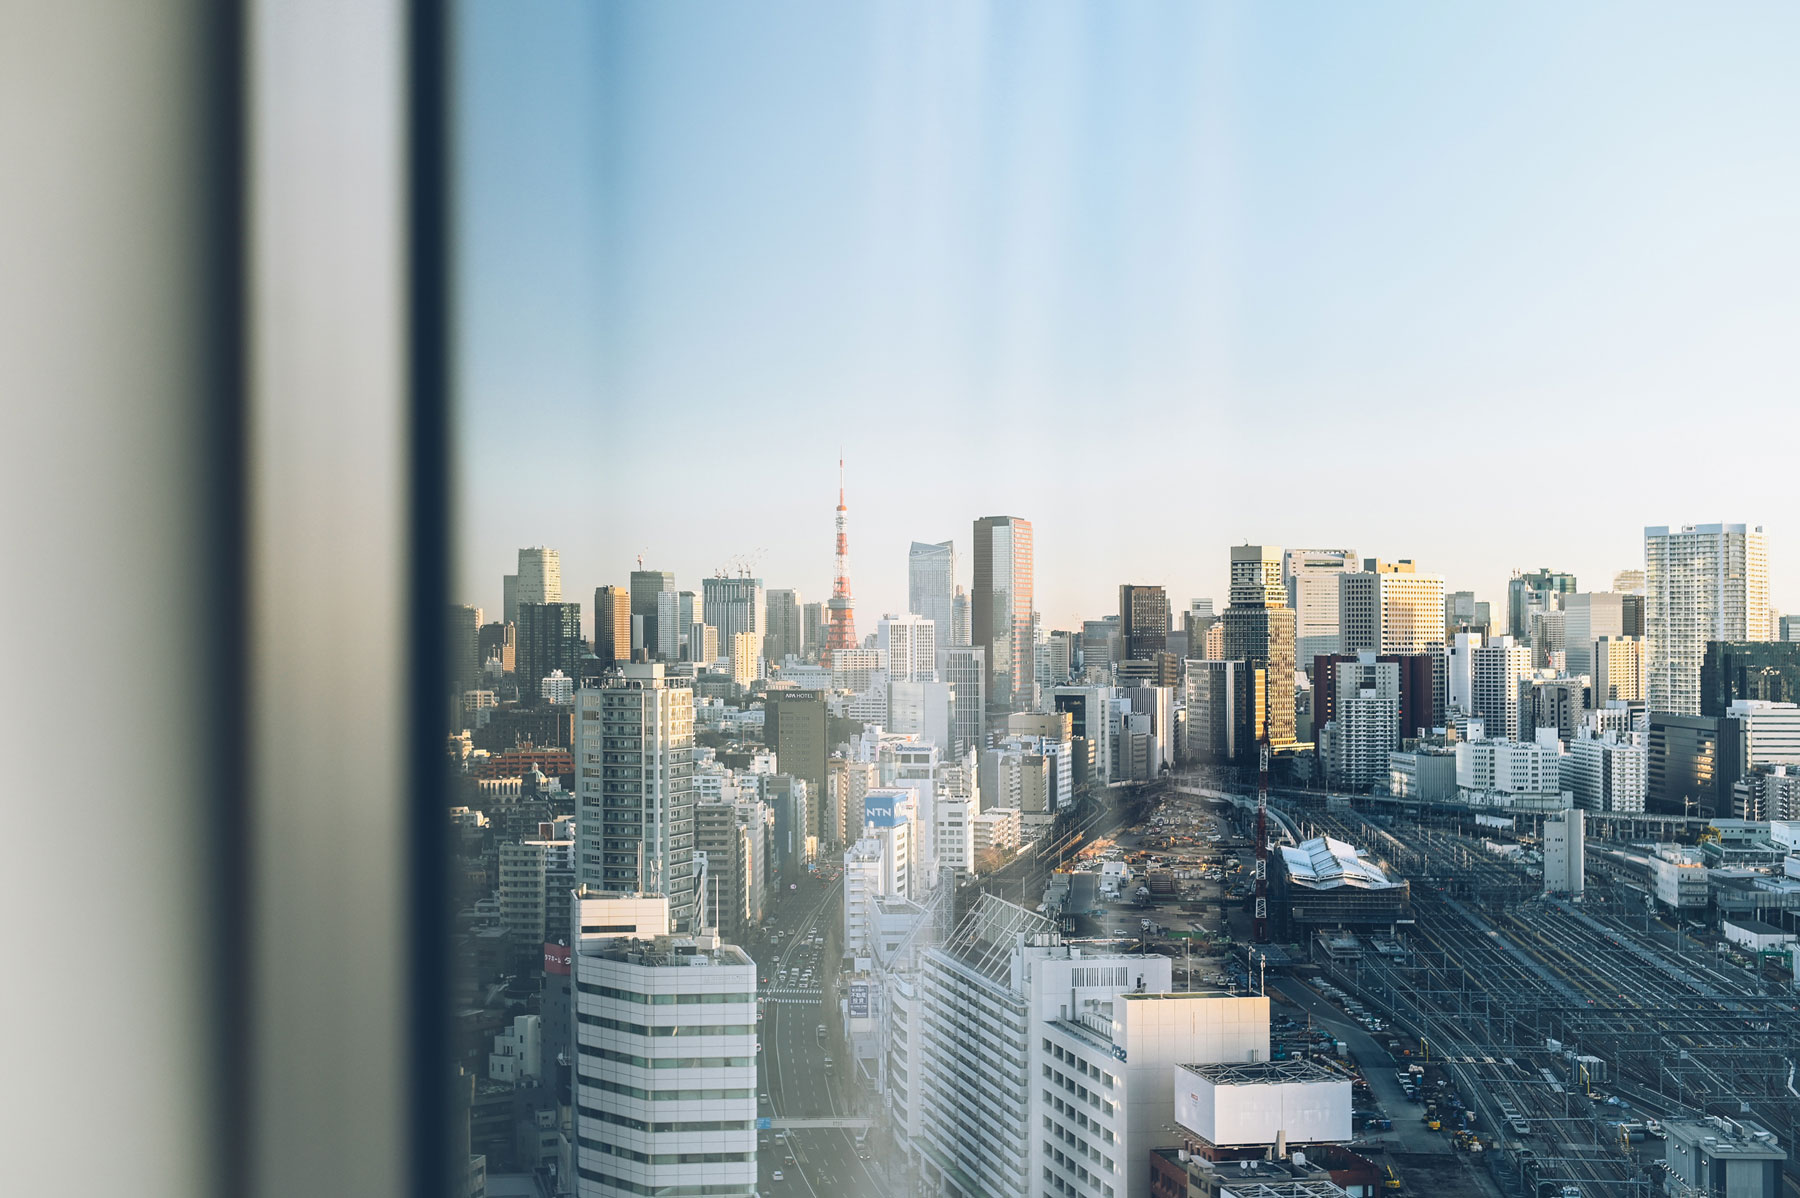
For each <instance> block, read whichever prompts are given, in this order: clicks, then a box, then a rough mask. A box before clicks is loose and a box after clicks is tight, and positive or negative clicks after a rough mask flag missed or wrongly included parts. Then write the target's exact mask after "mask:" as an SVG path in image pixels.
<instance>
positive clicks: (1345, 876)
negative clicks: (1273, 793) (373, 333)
mask: <svg viewBox="0 0 1800 1198" xmlns="http://www.w3.org/2000/svg"><path fill="white" fill-rule="evenodd" d="M1281 859H1282V863H1283V864H1284V865H1285V866H1286V867H1287V875H1288V881H1290V882H1292V883H1293V884H1294V885H1296V886H1310V887H1312V888H1313V889H1315V890H1325V889H1328V888H1330V887H1334V886H1354V887H1355V888H1357V889H1358V890H1387V889H1390V888H1391V887H1395V886H1403V885H1405V883H1404V882H1396V881H1393V880H1392V879H1391V878H1389V877H1388V876H1387V875H1386V874H1385V873H1383V872H1382V871H1381V867H1380V866H1379V865H1376V864H1375V863H1374V862H1373V861H1370V860H1368V859H1367V858H1366V857H1364V856H1363V855H1362V854H1361V853H1360V852H1359V851H1358V850H1357V848H1356V846H1355V845H1353V844H1348V843H1346V842H1345V841H1342V840H1335V839H1333V838H1332V837H1330V836H1315V837H1313V839H1311V840H1308V841H1305V842H1304V843H1302V844H1301V845H1299V846H1298V847H1296V848H1289V847H1288V846H1286V845H1283V846H1282V849H1281Z"/></svg>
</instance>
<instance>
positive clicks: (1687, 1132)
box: [1663, 1115, 1787, 1160]
mask: <svg viewBox="0 0 1800 1198" xmlns="http://www.w3.org/2000/svg"><path fill="white" fill-rule="evenodd" d="M1663 1129H1664V1130H1665V1131H1667V1132H1668V1133H1669V1141H1670V1143H1681V1144H1691V1145H1694V1146H1696V1147H1698V1148H1701V1149H1704V1150H1705V1152H1706V1153H1707V1154H1708V1155H1709V1156H1713V1157H1721V1156H1736V1157H1741V1158H1743V1159H1746V1160H1786V1159H1787V1153H1786V1152H1785V1151H1784V1150H1783V1149H1782V1147H1781V1142H1780V1141H1779V1140H1777V1139H1776V1138H1775V1133H1774V1132H1772V1131H1769V1130H1768V1129H1767V1128H1764V1127H1761V1126H1759V1125H1758V1124H1755V1123H1748V1122H1745V1121H1742V1120H1738V1119H1724V1118H1721V1117H1719V1116H1717V1115H1713V1116H1709V1117H1708V1118H1705V1119H1666V1120H1664V1121H1663Z"/></svg>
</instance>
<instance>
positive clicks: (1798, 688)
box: [1700, 641, 1800, 716]
mask: <svg viewBox="0 0 1800 1198" xmlns="http://www.w3.org/2000/svg"><path fill="white" fill-rule="evenodd" d="M1745 699H1750V700H1756V701H1759V702H1764V703H1800V644H1795V643H1793V642H1792V641H1748V642H1737V643H1733V642H1730V641H1709V642H1707V645H1706V654H1705V656H1704V657H1703V658H1702V659H1701V663H1700V714H1701V715H1708V716H1724V715H1729V714H1730V713H1731V705H1732V704H1733V703H1736V702H1739V701H1740V700H1745Z"/></svg>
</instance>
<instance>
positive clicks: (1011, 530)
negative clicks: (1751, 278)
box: [969, 516, 1037, 711]
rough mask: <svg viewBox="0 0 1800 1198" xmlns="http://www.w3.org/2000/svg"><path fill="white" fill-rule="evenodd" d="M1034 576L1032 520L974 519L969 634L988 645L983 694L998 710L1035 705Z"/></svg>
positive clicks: (977, 641) (1026, 707)
mask: <svg viewBox="0 0 1800 1198" xmlns="http://www.w3.org/2000/svg"><path fill="white" fill-rule="evenodd" d="M1032 577H1033V564H1032V536H1031V522H1030V521H1029V520H1021V519H1019V518H1018V517H1017V516H983V517H981V518H980V519H978V520H976V521H975V577H974V592H973V594H972V595H971V596H970V602H969V639H970V641H971V642H972V643H973V644H974V645H975V646H977V647H979V648H981V649H984V650H986V669H987V698H988V704H989V705H990V706H991V707H992V708H993V709H994V710H996V711H1029V710H1030V709H1031V708H1032V707H1033V706H1035V703H1034V700H1035V698H1036V694H1035V692H1036V690H1037V677H1036V666H1037V660H1036V651H1035V650H1034V649H1033V647H1032V646H1033V638H1032V619H1031V616H1032V605H1033V602H1034V598H1035V596H1034V595H1033V590H1032Z"/></svg>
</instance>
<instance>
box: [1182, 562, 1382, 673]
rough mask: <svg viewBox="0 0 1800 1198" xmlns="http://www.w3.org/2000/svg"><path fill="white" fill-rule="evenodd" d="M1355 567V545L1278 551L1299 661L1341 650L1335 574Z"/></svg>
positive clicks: (1295, 649)
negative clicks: (1291, 610)
mask: <svg viewBox="0 0 1800 1198" xmlns="http://www.w3.org/2000/svg"><path fill="white" fill-rule="evenodd" d="M1354 569H1356V550H1354V549H1289V550H1288V551H1287V552H1286V553H1284V554H1282V555H1281V573H1282V578H1283V580H1284V582H1285V584H1286V586H1287V605H1288V607H1290V608H1292V609H1293V612H1294V652H1295V654H1296V656H1298V657H1299V659H1300V660H1301V661H1303V662H1308V661H1311V660H1312V659H1313V658H1315V657H1319V656H1322V655H1326V654H1333V653H1341V652H1343V649H1342V641H1341V639H1340V630H1339V627H1338V575H1340V574H1342V573H1344V572H1345V571H1347V570H1354ZM1196 656H1198V654H1196Z"/></svg>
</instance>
